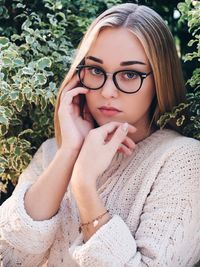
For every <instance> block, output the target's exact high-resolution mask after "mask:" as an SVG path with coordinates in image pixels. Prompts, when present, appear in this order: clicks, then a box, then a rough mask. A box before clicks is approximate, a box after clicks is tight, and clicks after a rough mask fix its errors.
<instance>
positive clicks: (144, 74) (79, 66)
mask: <svg viewBox="0 0 200 267" xmlns="http://www.w3.org/2000/svg"><path fill="white" fill-rule="evenodd" d="M88 67H90V68H91V67H93V68H97V69H100V70H101V71H102V73H103V74H104V82H103V84H102V85H101V86H99V87H97V88H91V87H89V86H86V85H85V84H83V82H82V81H81V70H82V69H84V68H88ZM76 70H77V72H78V77H79V80H80V83H81V85H82V86H84V87H85V88H87V89H90V90H99V89H100V88H101V87H103V86H104V84H105V83H106V81H107V79H108V76H112V80H113V82H114V84H115V86H116V87H117V89H118V90H119V91H121V92H123V93H125V94H135V93H137V92H138V91H139V90H140V89H141V87H142V84H143V81H144V79H146V78H147V77H148V76H149V75H150V74H152V71H150V72H148V73H146V72H140V71H136V70H131V69H124V70H118V71H115V72H113V73H111V72H106V71H105V70H104V69H103V68H101V67H99V66H98V67H97V66H95V65H78V66H77V67H76ZM124 71H133V72H135V73H137V74H138V75H139V76H140V79H141V82H140V86H139V88H138V89H137V90H136V91H134V92H126V91H124V90H122V89H121V88H120V87H119V85H118V83H117V80H116V75H117V74H118V73H119V72H124Z"/></svg>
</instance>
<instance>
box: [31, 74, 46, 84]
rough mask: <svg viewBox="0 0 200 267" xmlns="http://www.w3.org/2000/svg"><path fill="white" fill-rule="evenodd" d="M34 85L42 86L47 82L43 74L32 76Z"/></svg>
mask: <svg viewBox="0 0 200 267" xmlns="http://www.w3.org/2000/svg"><path fill="white" fill-rule="evenodd" d="M34 82H35V85H43V84H45V83H46V82H47V79H46V77H45V76H44V75H43V74H36V75H35V76H34Z"/></svg>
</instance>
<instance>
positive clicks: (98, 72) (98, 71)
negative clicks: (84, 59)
mask: <svg viewBox="0 0 200 267" xmlns="http://www.w3.org/2000/svg"><path fill="white" fill-rule="evenodd" d="M89 71H90V73H91V74H92V75H102V74H103V71H102V70H101V69H99V68H96V67H90V68H89Z"/></svg>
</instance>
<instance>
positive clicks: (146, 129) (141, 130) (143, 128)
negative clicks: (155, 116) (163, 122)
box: [129, 122, 156, 144]
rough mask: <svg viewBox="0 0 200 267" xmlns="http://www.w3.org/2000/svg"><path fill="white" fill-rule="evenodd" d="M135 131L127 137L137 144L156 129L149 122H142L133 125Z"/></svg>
mask: <svg viewBox="0 0 200 267" xmlns="http://www.w3.org/2000/svg"><path fill="white" fill-rule="evenodd" d="M134 126H135V127H136V128H137V131H136V132H135V133H134V134H130V135H129V137H130V138H131V139H132V140H133V141H134V142H135V143H136V144H137V143H139V142H141V141H142V140H144V139H146V138H147V137H148V136H150V135H151V134H152V133H153V132H155V131H156V129H155V127H153V126H151V125H150V123H149V122H145V123H143V125H138V124H135V125H134Z"/></svg>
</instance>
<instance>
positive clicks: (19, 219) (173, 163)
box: [0, 130, 200, 267]
mask: <svg viewBox="0 0 200 267" xmlns="http://www.w3.org/2000/svg"><path fill="white" fill-rule="evenodd" d="M56 150H57V147H56V143H55V139H54V138H53V139H49V140H47V141H46V142H44V143H43V144H42V145H41V147H40V148H39V149H38V151H37V153H36V154H35V156H34V157H33V159H32V161H31V163H30V164H29V166H28V168H27V169H26V170H25V171H24V172H23V173H22V175H21V176H20V179H19V183H18V185H17V186H16V188H15V190H14V192H13V195H12V196H11V197H10V198H9V199H8V200H7V201H5V202H4V203H3V205H2V206H1V210H0V255H1V266H2V267H15V266H21V267H41V266H49V267H53V266H54V267H64V266H65V267H78V266H82V267H90V266H91V267H122V266H124V267H146V266H149V267H165V266H168V267H178V266H179V267H191V266H194V264H195V263H196V262H197V261H198V260H199V259H200V208H199V207H200V142H199V141H197V140H194V139H191V138H186V137H183V136H181V135H179V134H178V133H176V132H174V131H171V130H159V131H156V132H155V133H153V134H152V135H151V136H149V137H148V138H146V139H145V140H143V141H141V142H140V143H138V145H137V148H136V150H135V151H134V153H133V154H132V155H131V156H128V157H127V156H125V155H123V154H116V155H115V157H114V158H113V160H112V162H111V164H110V166H109V168H108V169H107V170H106V171H105V172H104V173H103V174H102V175H101V176H99V177H98V180H97V189H98V193H99V195H100V198H101V199H102V201H103V203H104V205H105V206H106V208H107V209H109V211H110V213H111V215H112V218H111V219H110V220H109V222H107V223H106V224H105V225H103V226H102V227H101V228H100V229H99V230H98V231H97V232H96V233H95V234H94V235H93V236H92V237H91V238H90V239H89V240H88V241H87V242H86V243H84V242H83V235H82V233H81V234H79V232H78V227H79V223H80V218H79V213H78V208H77V206H76V203H75V199H74V198H73V195H72V194H71V191H70V187H69V188H68V191H67V192H66V194H65V196H64V198H63V200H62V202H61V205H60V209H59V211H58V213H57V214H56V215H55V216H54V217H53V218H51V219H50V220H46V221H34V220H33V219H32V218H31V217H30V216H29V215H28V214H27V213H26V210H25V208H24V194H25V192H26V191H27V189H28V188H29V187H30V186H31V185H32V184H33V183H34V182H35V180H36V179H37V178H38V177H39V176H40V174H41V173H42V172H43V171H44V170H45V168H47V167H48V165H49V163H50V162H51V160H52V159H53V157H54V156H55V153H56Z"/></svg>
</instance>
